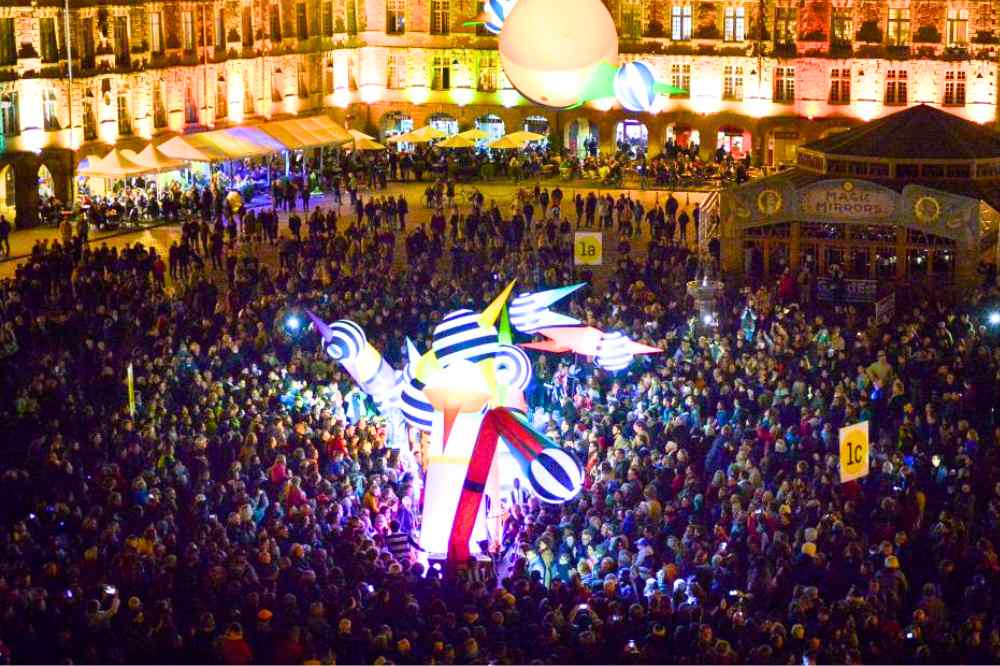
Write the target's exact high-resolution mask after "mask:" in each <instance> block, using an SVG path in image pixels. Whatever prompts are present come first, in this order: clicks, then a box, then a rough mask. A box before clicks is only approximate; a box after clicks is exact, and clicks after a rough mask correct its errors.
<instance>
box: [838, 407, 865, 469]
mask: <svg viewBox="0 0 1000 666" xmlns="http://www.w3.org/2000/svg"><path fill="white" fill-rule="evenodd" d="M868 451H869V447H868V421H862V422H861V423H855V424H854V425H851V426H847V427H846V428H841V429H840V482H841V483H847V482H848V481H853V480H855V479H860V478H862V477H865V476H868Z"/></svg>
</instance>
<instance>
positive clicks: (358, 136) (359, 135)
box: [347, 129, 375, 141]
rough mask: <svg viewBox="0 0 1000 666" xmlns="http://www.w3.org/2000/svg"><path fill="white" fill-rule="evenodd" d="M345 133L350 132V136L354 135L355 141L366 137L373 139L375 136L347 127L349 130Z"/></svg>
mask: <svg viewBox="0 0 1000 666" xmlns="http://www.w3.org/2000/svg"><path fill="white" fill-rule="evenodd" d="M347 133H348V134H350V135H351V136H352V137H354V140H355V141H357V140H358V139H368V140H369V141H374V140H375V137H373V136H370V135H368V134H365V133H364V132H362V131H360V130H356V129H349V130H347Z"/></svg>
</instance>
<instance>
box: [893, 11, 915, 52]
mask: <svg viewBox="0 0 1000 666" xmlns="http://www.w3.org/2000/svg"><path fill="white" fill-rule="evenodd" d="M888 27H889V30H888V37H889V45H890V46H906V45H908V44H909V43H910V9H909V8H908V7H890V8H889V19H888Z"/></svg>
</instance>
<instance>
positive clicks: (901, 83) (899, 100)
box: [885, 69, 909, 106]
mask: <svg viewBox="0 0 1000 666" xmlns="http://www.w3.org/2000/svg"><path fill="white" fill-rule="evenodd" d="M908 99H909V76H908V74H907V71H906V70H905V69H890V70H889V71H888V72H886V73H885V105H886V106H906V103H907V100H908Z"/></svg>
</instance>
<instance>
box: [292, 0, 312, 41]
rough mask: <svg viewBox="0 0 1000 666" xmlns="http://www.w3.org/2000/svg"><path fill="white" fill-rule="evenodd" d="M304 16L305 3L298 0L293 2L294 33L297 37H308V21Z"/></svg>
mask: <svg viewBox="0 0 1000 666" xmlns="http://www.w3.org/2000/svg"><path fill="white" fill-rule="evenodd" d="M307 19H308V17H307V16H306V3H305V2H303V1H302V0H300V1H299V2H296V3H295V33H296V36H297V37H298V38H299V39H309V21H308V20H307Z"/></svg>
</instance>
